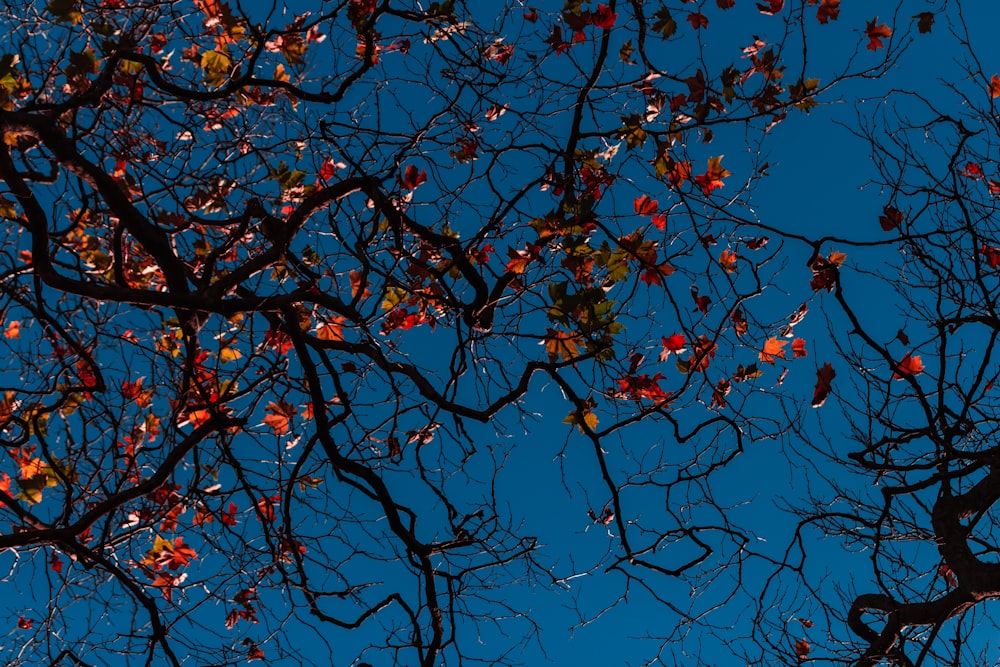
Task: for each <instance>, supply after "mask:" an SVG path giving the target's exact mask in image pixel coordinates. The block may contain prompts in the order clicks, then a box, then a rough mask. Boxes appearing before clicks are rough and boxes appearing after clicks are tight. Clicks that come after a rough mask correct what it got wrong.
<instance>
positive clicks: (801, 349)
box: [792, 338, 808, 359]
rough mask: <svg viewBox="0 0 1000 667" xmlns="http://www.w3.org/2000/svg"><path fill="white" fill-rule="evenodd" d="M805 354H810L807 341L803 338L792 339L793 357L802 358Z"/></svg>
mask: <svg viewBox="0 0 1000 667" xmlns="http://www.w3.org/2000/svg"><path fill="white" fill-rule="evenodd" d="M805 356H808V355H807V353H806V341H805V340H803V339H802V338H796V339H795V340H793V341H792V358H794V359H800V358H802V357H805Z"/></svg>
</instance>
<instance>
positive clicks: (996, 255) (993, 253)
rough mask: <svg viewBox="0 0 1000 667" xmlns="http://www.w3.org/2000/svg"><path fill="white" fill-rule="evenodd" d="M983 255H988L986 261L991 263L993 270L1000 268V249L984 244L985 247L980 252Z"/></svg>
mask: <svg viewBox="0 0 1000 667" xmlns="http://www.w3.org/2000/svg"><path fill="white" fill-rule="evenodd" d="M979 251H980V252H981V253H983V254H984V255H986V261H987V263H989V265H990V268H991V269H995V268H997V267H998V266H1000V248H997V247H995V246H991V245H986V244H985V243H984V244H983V247H982V248H980V250H979Z"/></svg>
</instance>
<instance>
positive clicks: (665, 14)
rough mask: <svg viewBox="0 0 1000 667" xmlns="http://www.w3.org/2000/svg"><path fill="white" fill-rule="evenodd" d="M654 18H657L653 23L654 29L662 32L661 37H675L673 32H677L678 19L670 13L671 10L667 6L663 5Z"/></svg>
mask: <svg viewBox="0 0 1000 667" xmlns="http://www.w3.org/2000/svg"><path fill="white" fill-rule="evenodd" d="M653 18H655V19H656V22H655V23H653V31H654V32H658V33H660V37H662V38H663V39H667V38H668V37H673V34H674V33H675V32H677V21H675V20H674V17H673V16H671V15H670V10H669V9H667V8H666V7H663V6H662V5H661V6H660V9H659V11H657V12H656V13H655V14H653Z"/></svg>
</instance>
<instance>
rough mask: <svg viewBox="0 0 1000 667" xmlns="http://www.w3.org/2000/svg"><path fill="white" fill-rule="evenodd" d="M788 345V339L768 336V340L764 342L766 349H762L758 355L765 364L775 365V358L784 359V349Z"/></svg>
mask: <svg viewBox="0 0 1000 667" xmlns="http://www.w3.org/2000/svg"><path fill="white" fill-rule="evenodd" d="M785 345H788V341H787V340H781V339H778V338H768V339H767V342H766V343H764V349H763V350H761V352H760V354H759V355H757V356H758V357H759V358H760V360H761V361H763V362H764V363H765V364H771V365H772V366H773V365H774V360H775V358H778V359H784V358H785V351H784V350H783V349H782V348H784V347H785Z"/></svg>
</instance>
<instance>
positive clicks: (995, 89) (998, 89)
mask: <svg viewBox="0 0 1000 667" xmlns="http://www.w3.org/2000/svg"><path fill="white" fill-rule="evenodd" d="M997 97H1000V76H997V75H996V74H994V75H993V77H992V78H991V79H990V98H991V99H995V98H997Z"/></svg>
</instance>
